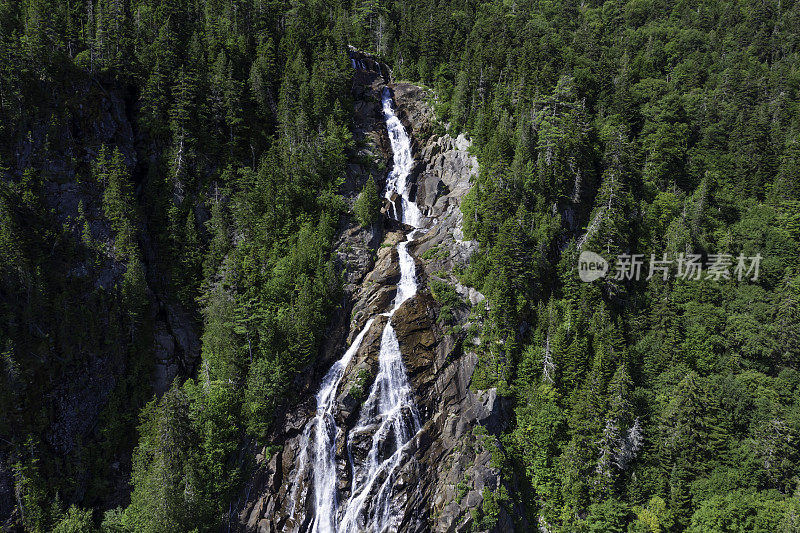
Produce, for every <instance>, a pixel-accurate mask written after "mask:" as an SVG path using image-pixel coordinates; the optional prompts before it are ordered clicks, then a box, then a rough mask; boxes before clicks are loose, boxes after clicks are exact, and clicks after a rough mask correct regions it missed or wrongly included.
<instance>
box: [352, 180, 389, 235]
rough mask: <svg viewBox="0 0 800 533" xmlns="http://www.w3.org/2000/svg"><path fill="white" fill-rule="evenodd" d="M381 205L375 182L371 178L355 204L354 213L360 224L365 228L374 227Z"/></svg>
mask: <svg viewBox="0 0 800 533" xmlns="http://www.w3.org/2000/svg"><path fill="white" fill-rule="evenodd" d="M381 203H382V201H381V197H380V196H379V195H378V188H377V187H376V186H375V180H373V179H372V176H370V177H369V178H367V182H366V183H365V184H364V188H363V189H362V190H361V192H360V193H359V195H358V197H357V198H356V201H355V203H354V204H353V213H354V214H355V215H356V220H358V223H359V224H361V225H362V226H364V227H367V226H370V225H372V223H373V222H375V220H376V219H377V218H378V215H379V212H380V208H381Z"/></svg>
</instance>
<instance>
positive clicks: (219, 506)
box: [0, 0, 377, 531]
mask: <svg viewBox="0 0 800 533" xmlns="http://www.w3.org/2000/svg"><path fill="white" fill-rule="evenodd" d="M190 4H191V5H190ZM338 11H341V10H340V9H338V8H336V9H332V10H330V11H329V10H326V9H322V8H321V6H319V5H316V4H302V5H298V6H294V5H289V4H281V3H277V4H276V3H264V2H244V3H242V2H239V3H225V2H222V3H220V2H213V1H201V2H199V3H191V2H190V3H188V4H187V3H185V2H155V1H150V0H141V1H140V0H137V1H134V2H128V1H120V0H93V1H91V2H60V3H59V2H53V1H51V0H31V1H29V2H6V1H0V139H2V141H3V142H2V143H0V254H2V255H1V256H0V274H1V275H0V280H2V281H0V316H1V317H2V320H0V347H1V348H0V354H2V358H1V359H0V372H1V373H0V380H2V382H3V387H1V388H0V407H2V410H3V412H4V413H7V416H4V417H3V420H2V421H1V422H0V459H1V460H3V461H6V459H7V460H8V464H13V465H16V466H15V472H17V477H16V478H15V483H16V485H17V487H16V490H17V493H18V494H19V499H18V509H17V511H16V512H15V514H14V519H13V520H15V521H16V522H14V523H13V524H12V527H14V526H17V525H19V526H23V527H25V528H27V529H30V530H39V531H45V530H50V529H53V528H56V527H58V528H61V529H60V530H64V531H72V530H75V528H78V529H80V528H83V527H84V522H86V523H88V522H93V526H92V527H94V526H96V525H98V523H99V519H100V514H101V513H99V512H95V513H92V512H90V511H81V510H80V509H81V508H82V509H94V508H99V509H100V510H105V509H106V508H107V507H108V506H109V505H118V504H119V502H120V501H124V500H125V499H126V495H125V487H124V483H121V482H120V478H124V477H125V476H127V475H128V474H130V472H129V471H127V472H126V469H130V468H131V467H130V466H129V464H130V456H131V452H132V449H133V448H134V446H135V445H136V452H135V453H134V461H133V465H132V470H133V472H132V489H133V492H132V495H131V505H130V507H129V508H127V509H117V510H116V511H109V512H107V513H106V515H105V518H104V521H103V522H104V524H105V526H104V528H106V529H108V530H132V531H183V530H191V529H193V528H195V527H196V528H198V529H200V530H204V531H206V530H215V529H218V528H219V527H220V525H221V524H222V523H223V522H224V521H225V520H226V518H225V513H226V512H227V508H228V507H227V506H228V504H229V503H230V499H231V498H232V495H233V494H234V493H235V491H236V490H238V488H239V486H240V484H241V481H242V479H243V478H242V475H243V473H244V472H243V470H244V469H246V467H247V465H244V464H240V463H239V462H238V459H237V458H238V457H240V454H241V453H242V449H241V447H242V446H243V445H245V443H247V442H252V440H249V439H250V438H251V437H247V436H246V434H247V433H249V434H250V435H251V436H253V437H257V438H259V439H260V438H262V437H263V435H264V434H265V432H266V430H267V429H268V428H269V426H270V424H271V423H272V418H273V415H274V412H275V409H276V408H278V407H280V406H282V405H284V403H285V401H286V399H287V398H290V397H291V396H292V395H291V394H288V392H289V389H288V388H289V385H290V383H291V382H292V380H293V379H294V378H295V377H296V375H297V374H298V373H299V372H300V371H302V370H303V369H304V368H306V367H307V366H308V365H309V364H312V363H313V362H314V359H315V357H316V354H317V351H318V348H319V346H320V343H321V339H322V335H323V333H324V331H325V327H326V324H327V317H328V316H329V313H330V311H331V310H332V309H333V308H334V302H339V300H340V299H339V293H338V291H339V280H338V277H337V275H336V273H335V270H334V268H333V264H332V262H331V261H330V247H331V243H332V241H333V238H334V231H335V228H336V227H337V226H338V222H339V217H340V216H341V215H343V214H345V213H346V203H345V201H344V200H343V198H341V197H340V196H339V194H338V193H339V187H340V185H341V184H342V182H343V180H344V173H345V169H346V165H347V160H348V156H349V154H348V151H349V150H350V148H351V146H352V136H351V133H350V127H349V117H350V109H351V108H352V105H351V102H350V94H349V91H350V79H351V78H350V76H351V69H350V64H349V60H348V57H347V49H346V44H347V41H346V38H345V34H346V31H347V26H348V25H347V24H343V20H344V19H343V16H342V15H337V14H336V13H337V12H338ZM376 22H377V19H376ZM23 152H24V153H25V154H26V155H24V157H18V155H17V154H21V153H23ZM373 185H374V184H373ZM374 192H375V193H376V195H377V192H376V191H374ZM369 207H370V212H372V210H374V209H373V207H372V203H370V204H369ZM173 312H175V313H177V314H178V315H180V316H182V317H184V318H183V321H184V322H185V323H184V324H182V327H186V328H190V329H191V328H194V329H196V330H197V331H198V332H199V335H200V337H201V339H202V349H201V359H200V360H199V361H189V360H181V368H180V369H179V377H178V378H177V380H176V383H175V384H174V385H173V387H172V388H171V389H170V391H169V392H167V393H166V394H165V395H164V396H163V397H162V398H161V399H160V400H152V401H150V402H149V403H147V400H148V399H150V398H151V397H152V392H153V391H152V389H151V387H150V383H151V376H152V375H153V372H152V371H153V368H152V362H153V361H154V360H155V358H154V354H153V351H154V346H155V347H156V348H163V346H162V345H161V344H159V342H160V340H159V339H161V340H163V335H164V327H163V325H164V324H165V323H166V322H169V321H170V320H171V318H170V317H167V316H166V315H171V316H174V315H172V313H173ZM167 329H169V328H167ZM167 344H170V342H167ZM182 355H187V354H182ZM182 355H179V354H177V351H176V353H175V361H173V362H177V361H178V360H179V359H181V357H182ZM98 361H99V363H98ZM92 365H95V366H92ZM82 376H83V377H86V376H88V377H86V379H88V380H90V383H94V382H93V381H91V380H95V381H97V380H101V379H102V380H104V381H103V387H104V389H103V393H102V394H101V395H99V396H98V397H97V398H94V395H95V392H94V391H93V390H89V391H88V392H87V390H84V389H83V388H81V387H83V386H84V384H83V382H82V381H80V379H79V378H81V377H82ZM187 378H194V379H195V380H196V382H197V384H195V381H193V380H191V379H190V380H189V381H187V382H186V383H185V384H184V385H181V382H182V381H183V380H185V379H187ZM62 382H66V384H65V385H64V387H65V390H60V389H58V387H60V386H62ZM106 383H109V384H110V385H109V387H106ZM69 387H73V388H74V390H73V389H71V388H69ZM107 388H110V389H111V390H110V391H107V390H106V389H107ZM87 394H88V395H90V396H93V398H92V399H93V400H96V401H97V403H98V404H99V406H98V410H99V412H100V414H98V415H97V418H98V421H96V423H95V421H93V420H92V421H91V422H92V423H91V424H88V426H89V427H88V429H86V430H85V431H83V432H82V433H81V434H79V435H77V434H76V435H75V440H76V442H75V443H74V446H73V448H72V450H71V451H70V452H65V451H63V450H56V449H54V447H53V446H48V445H42V444H41V443H43V442H45V443H46V442H47V439H48V438H49V435H50V433H48V432H50V431H51V429H52V426H53V423H54V422H55V421H57V420H58V417H59V416H60V415H61V413H59V408H60V407H63V406H62V405H61V404H59V403H58V402H56V401H54V400H53V398H56V397H57V398H61V397H64V398H72V397H78V398H84V397H85V396H86V395H87ZM81 401H83V400H81ZM145 404H146V406H145ZM81 405H82V404H79V405H78V406H70V408H72V409H81ZM143 406H145V407H144V410H143V411H142V413H141V423H140V425H139V428H138V429H139V433H140V435H139V440H138V444H137V439H136V419H137V416H136V413H137V412H138V410H139V409H140V408H142V407H143ZM87 416H88V417H91V416H92V415H91V414H89V415H87ZM262 444H263V443H262ZM4 464H5V463H4ZM112 464H115V465H119V470H118V471H117V470H115V469H113V468H111V466H110V465H112ZM115 468H116V467H115ZM87 479H88V481H87ZM56 495H59V496H60V497H61V498H64V500H63V502H62V501H61V500H59V501H58V505H52V506H51V505H50V502H51V501H55V499H56ZM71 504H78V506H79V507H70V505H71ZM67 509H69V510H67ZM0 518H2V520H5V518H6V517H0ZM93 519H94V520H93ZM2 520H0V521H2Z"/></svg>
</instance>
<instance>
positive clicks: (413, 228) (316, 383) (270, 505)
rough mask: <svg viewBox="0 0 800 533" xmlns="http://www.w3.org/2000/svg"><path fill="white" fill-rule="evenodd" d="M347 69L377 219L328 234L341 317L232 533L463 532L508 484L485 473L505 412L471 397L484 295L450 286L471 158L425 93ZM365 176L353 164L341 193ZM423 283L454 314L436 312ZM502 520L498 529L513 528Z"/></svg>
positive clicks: (379, 72)
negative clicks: (442, 293) (376, 186)
mask: <svg viewBox="0 0 800 533" xmlns="http://www.w3.org/2000/svg"><path fill="white" fill-rule="evenodd" d="M351 62H352V65H353V67H354V82H353V96H354V100H355V106H356V109H355V117H356V132H357V134H358V136H360V140H361V141H362V145H363V146H364V148H362V153H364V154H367V155H369V156H371V158H372V159H373V160H377V167H376V168H378V169H380V168H382V167H388V168H389V171H388V172H384V176H383V177H381V176H374V177H375V178H378V180H377V181H379V183H380V184H381V185H383V191H384V193H383V196H384V199H383V203H384V206H383V208H382V210H381V213H382V216H381V217H379V220H378V221H377V222H376V223H375V224H373V226H372V227H371V228H367V229H364V228H360V227H358V226H357V225H356V224H355V223H352V224H350V225H347V227H343V228H342V231H341V237H340V240H339V243H338V246H337V256H338V258H339V262H340V266H341V268H342V270H343V271H344V272H345V275H346V281H347V283H346V299H347V303H346V306H345V308H347V309H349V310H350V314H349V315H345V318H344V319H341V318H340V320H339V322H340V324H338V326H337V325H336V320H334V325H333V327H332V328H331V329H330V331H329V332H328V333H329V334H328V335H326V337H327V339H328V341H327V344H326V346H325V350H324V352H325V353H324V354H323V357H322V360H321V361H320V363H319V365H317V367H318V368H317V369H315V370H314V371H313V372H314V373H315V374H317V375H321V377H320V378H318V379H310V378H308V379H306V380H305V387H304V390H305V393H304V397H302V398H301V399H300V402H299V405H297V406H296V407H295V408H289V410H287V412H286V413H284V415H283V416H284V420H283V421H279V422H278V423H276V424H275V430H274V431H275V434H274V435H272V441H273V442H274V443H277V444H279V445H280V448H279V449H278V450H277V451H274V449H272V450H266V449H265V450H264V451H263V452H262V454H261V455H259V458H260V461H261V464H260V466H259V470H258V474H257V475H256V477H255V478H254V480H253V482H252V483H251V484H250V486H249V487H248V490H247V496H246V498H245V503H244V505H243V508H242V511H241V512H240V520H241V526H242V530H243V531H259V532H273V531H275V532H277V531H314V532H332V531H338V532H342V533H344V532H356V531H376V532H380V531H431V530H433V531H471V530H472V529H473V523H474V521H475V520H476V519H479V518H480V514H481V512H482V505H483V504H484V500H485V499H491V498H492V497H493V496H494V494H495V493H499V492H501V491H504V490H507V489H506V487H504V483H508V480H503V479H502V478H501V475H500V470H499V468H497V466H496V465H493V464H492V451H493V450H495V451H496V446H497V445H498V444H499V442H498V441H497V439H496V438H495V435H497V434H498V433H499V432H500V430H501V429H502V428H503V426H504V423H505V420H504V416H505V414H506V413H505V411H506V409H504V406H503V405H502V400H501V399H500V398H499V397H498V396H497V393H496V391H495V390H494V389H490V390H483V391H480V390H473V389H472V388H471V387H470V381H471V377H472V373H473V371H474V368H475V365H476V363H477V357H476V355H475V354H474V353H473V352H471V351H470V349H469V347H470V346H472V345H473V344H472V343H475V342H479V341H478V339H477V337H475V335H474V333H472V331H473V330H474V328H472V329H471V328H470V325H471V324H472V323H473V322H471V321H475V320H479V318H477V317H478V315H479V313H474V312H471V310H472V308H473V306H476V309H477V308H481V307H485V302H484V298H483V296H482V295H481V294H480V293H478V292H477V291H475V290H474V289H472V288H469V287H465V286H462V285H461V284H460V283H459V282H458V280H457V278H456V276H455V275H454V271H457V270H458V269H459V268H464V267H465V266H466V265H467V263H468V261H469V259H470V256H471V254H472V253H473V252H474V251H475V250H476V248H477V243H474V242H470V241H465V240H463V239H462V237H463V236H462V234H461V219H462V214H461V211H460V209H459V205H460V201H461V198H462V197H463V196H464V194H465V193H466V192H467V190H468V189H469V182H470V178H471V177H472V176H473V175H474V174H475V173H476V172H477V161H476V160H475V158H474V157H473V156H471V155H470V154H469V152H468V148H469V141H468V140H467V139H466V138H465V137H464V136H459V137H458V138H452V137H450V136H449V135H447V134H443V135H440V134H437V130H438V129H439V128H437V122H436V118H435V116H434V113H433V111H432V109H431V107H430V105H429V103H428V101H429V100H430V98H431V97H432V95H431V94H430V93H429V92H427V91H426V90H424V89H422V88H420V87H417V86H414V85H411V84H407V83H392V82H391V74H390V71H389V69H388V68H387V67H386V66H385V65H383V64H380V63H378V62H376V61H375V60H374V59H373V58H371V57H369V56H366V55H363V54H360V53H359V52H356V51H351ZM367 159H368V158H367ZM387 163H388V165H387ZM375 164H376V163H375V162H374V161H372V162H366V163H364V164H351V166H350V168H349V171H348V181H349V182H350V183H351V185H352V188H353V190H359V189H360V187H361V186H362V185H363V182H364V181H365V179H368V174H370V173H371V172H373V171H374V170H375V168H370V165H375ZM380 178H382V179H380ZM431 280H434V282H438V283H440V284H442V286H445V287H448V288H449V290H450V291H452V294H453V295H455V297H456V298H455V299H456V302H455V305H454V303H453V302H452V301H450V300H448V301H447V303H446V304H443V303H442V302H441V301H438V300H437V298H436V297H435V295H434V292H435V291H432V290H431V289H430V282H431ZM445 305H446V306H447V308H446V309H444V307H445ZM346 316H350V317H351V320H350V321H349V323H345V322H346ZM315 388H316V390H315ZM270 452H272V453H271V455H270ZM470 510H472V511H471V512H470ZM505 513H506V511H505V510H502V511H501V516H500V519H499V520H498V521H497V522H496V524H497V525H496V528H495V529H496V530H497V531H503V530H509V528H512V527H513V526H514V522H513V520H512V517H511V516H507V515H506V514H505Z"/></svg>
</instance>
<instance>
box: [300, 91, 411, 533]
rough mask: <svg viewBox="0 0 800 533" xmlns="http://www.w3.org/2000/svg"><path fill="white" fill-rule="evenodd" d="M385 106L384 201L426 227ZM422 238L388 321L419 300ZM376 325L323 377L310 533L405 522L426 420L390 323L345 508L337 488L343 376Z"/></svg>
mask: <svg viewBox="0 0 800 533" xmlns="http://www.w3.org/2000/svg"><path fill="white" fill-rule="evenodd" d="M382 102H383V115H384V118H385V120H386V129H387V131H388V133H389V141H390V143H391V146H392V152H393V169H392V171H391V172H390V173H389V175H388V177H387V180H386V189H385V191H384V197H386V198H387V199H389V200H390V201H392V202H393V205H397V204H399V209H398V208H397V207H394V208H393V209H392V212H391V216H392V217H393V218H395V219H396V220H399V221H401V222H404V223H405V224H407V225H409V226H412V227H413V228H419V227H420V225H421V224H422V222H423V220H424V217H423V215H422V214H421V213H420V210H419V208H418V207H417V204H416V203H414V201H413V200H412V199H411V184H410V183H409V180H408V178H409V174H410V173H411V170H412V167H413V164H414V159H413V157H412V155H411V141H410V139H409V137H408V134H407V133H406V130H405V128H404V127H403V124H402V123H401V122H400V119H399V118H398V117H397V115H396V113H395V110H394V107H393V102H392V97H391V93H390V92H389V90H388V89H386V88H384V90H383V94H382ZM398 211H400V212H399V213H398ZM418 231H420V230H418V229H414V230H412V231H411V232H410V233H409V234H408V235H407V240H406V241H405V242H401V243H400V244H398V245H397V255H398V260H399V263H400V282H399V283H398V285H397V294H396V296H395V298H394V301H393V303H392V308H391V309H390V310H389V311H387V312H385V313H383V315H384V316H388V317H391V316H392V315H393V314H394V312H395V311H397V309H398V308H399V307H400V305H401V304H402V303H403V302H405V301H406V300H408V299H409V298H411V297H412V296H414V295H415V294H416V293H417V276H416V263H415V261H414V258H413V257H411V255H410V254H409V253H408V250H407V248H408V243H409V242H411V241H412V240H413V239H414V237H415V236H416V234H417V232H418ZM373 320H374V317H373V318H370V319H369V320H368V321H367V323H366V324H365V325H364V328H363V329H362V330H361V332H360V333H359V334H358V335H357V336H356V338H355V340H354V341H353V344H352V345H351V346H350V347H349V348H348V349H347V351H346V352H345V354H344V355H343V356H342V358H341V359H340V360H338V361H337V362H336V363H334V364H333V366H332V367H331V369H330V370H329V371H328V373H327V374H326V375H325V377H324V378H323V380H322V385H321V386H320V390H319V392H318V393H317V397H316V400H317V412H316V415H315V417H314V419H313V420H312V421H311V422H310V423H309V424H308V425H307V426H306V429H305V432H304V434H303V437H302V441H301V447H302V451H301V453H300V457H299V461H298V466H297V474H296V478H295V491H297V490H298V488H299V483H298V481H299V479H300V476H301V475H303V474H304V472H306V471H307V469H308V468H309V467H310V468H311V469H312V471H311V472H312V479H313V495H314V501H313V510H314V516H313V521H312V522H311V527H310V530H311V531H313V532H320V533H328V532H338V533H348V532H357V531H359V532H360V531H375V532H384V531H395V530H396V524H395V523H394V522H395V521H396V520H397V519H398V518H399V517H397V516H395V515H396V513H395V512H394V511H395V509H394V508H393V506H392V490H393V488H394V484H395V480H396V476H397V473H398V470H399V467H400V466H401V465H402V464H403V458H404V454H405V453H406V448H407V444H408V443H409V442H410V441H411V439H412V438H413V437H414V435H416V433H417V432H418V431H419V429H420V420H419V412H418V411H417V407H416V405H415V404H414V395H413V392H412V390H411V385H410V383H409V381H408V376H407V375H406V368H405V365H404V364H403V358H402V354H401V353H400V346H399V344H398V341H397V335H396V334H395V331H394V328H393V327H392V324H391V320H389V321H387V323H386V326H384V328H383V333H382V335H381V345H380V353H379V356H378V374H377V375H376V377H375V381H374V383H373V385H372V388H371V389H370V391H369V396H368V398H367V399H366V400H365V402H364V404H363V405H362V407H361V412H360V414H359V418H358V422H357V423H356V425H355V427H354V428H353V429H352V430H351V431H350V432H349V435H348V439H347V443H346V444H347V452H348V460H349V461H350V466H351V471H352V479H351V486H350V495H349V498H348V499H347V500H345V501H342V502H340V501H339V493H338V489H337V485H338V483H337V481H338V480H337V472H336V439H337V435H338V433H339V429H338V428H337V427H336V421H335V418H334V409H335V407H336V396H337V392H338V389H339V385H340V383H341V381H342V378H343V376H344V372H345V370H346V369H347V366H348V365H349V364H350V361H351V360H352V358H353V356H354V355H355V353H356V352H357V351H358V349H359V347H360V345H361V342H362V340H363V338H364V335H365V334H366V332H367V331H368V330H369V328H370V327H371V326H372V323H373ZM354 442H359V443H362V447H363V446H364V444H363V443H368V444H369V450H368V452H367V453H366V456H364V457H356V456H354V454H353V448H354ZM361 455H363V454H361ZM293 500H294V501H295V502H296V501H297V494H293Z"/></svg>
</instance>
